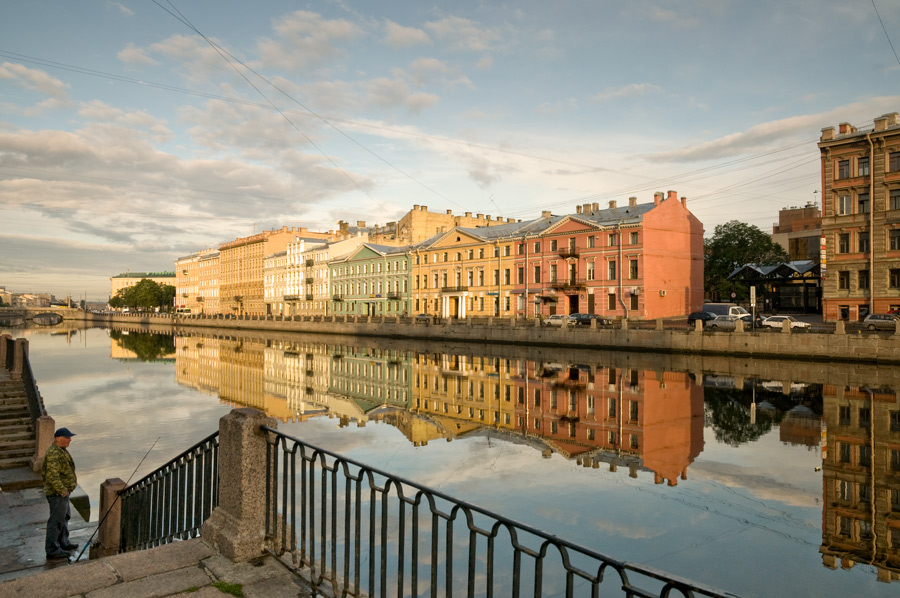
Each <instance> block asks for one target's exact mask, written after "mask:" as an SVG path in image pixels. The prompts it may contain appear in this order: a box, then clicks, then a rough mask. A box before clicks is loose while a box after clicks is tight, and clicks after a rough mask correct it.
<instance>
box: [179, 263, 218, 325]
mask: <svg viewBox="0 0 900 598" xmlns="http://www.w3.org/2000/svg"><path fill="white" fill-rule="evenodd" d="M175 309H176V311H178V312H180V313H187V314H217V313H219V250H218V249H204V250H203V251H198V252H197V253H192V254H191V255H187V256H184V257H181V258H178V259H177V260H175Z"/></svg>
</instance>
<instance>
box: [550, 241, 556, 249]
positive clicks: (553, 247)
mask: <svg viewBox="0 0 900 598" xmlns="http://www.w3.org/2000/svg"><path fill="white" fill-rule="evenodd" d="M550 251H556V239H554V240H552V241H550Z"/></svg>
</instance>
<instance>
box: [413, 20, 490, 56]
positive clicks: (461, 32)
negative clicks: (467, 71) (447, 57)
mask: <svg viewBox="0 0 900 598" xmlns="http://www.w3.org/2000/svg"><path fill="white" fill-rule="evenodd" d="M425 27H426V28H427V29H428V30H429V31H431V32H432V33H433V34H434V35H435V36H436V37H437V38H438V39H440V40H441V41H443V42H445V43H446V44H447V45H448V46H449V47H450V48H452V49H455V50H458V51H463V52H487V51H489V50H490V49H491V48H492V47H493V45H494V44H495V43H496V42H499V41H500V39H501V37H500V33H499V32H497V31H496V30H493V29H489V28H485V27H482V26H480V25H479V24H478V23H476V22H475V21H471V20H469V19H463V18H461V17H446V18H443V19H441V20H439V21H430V22H428V23H426V24H425Z"/></svg>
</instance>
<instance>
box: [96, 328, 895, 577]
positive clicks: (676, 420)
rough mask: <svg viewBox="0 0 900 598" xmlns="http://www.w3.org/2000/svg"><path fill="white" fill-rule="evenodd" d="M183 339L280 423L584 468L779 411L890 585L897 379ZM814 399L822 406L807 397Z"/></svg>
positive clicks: (180, 353)
mask: <svg viewBox="0 0 900 598" xmlns="http://www.w3.org/2000/svg"><path fill="white" fill-rule="evenodd" d="M168 338H170V339H171V337H168ZM126 339H127V343H126ZM112 340H113V343H112V345H113V348H112V355H113V357H117V358H120V359H128V358H132V356H136V357H138V358H141V354H142V353H144V354H146V356H147V358H148V359H149V360H155V361H158V360H167V359H169V358H170V355H169V354H168V353H169V351H170V349H168V348H167V346H170V345H167V344H166V343H165V342H162V344H160V345H159V346H156V345H153V343H147V342H140V340H139V339H128V337H127V336H125V337H123V336H119V337H114V338H113V339H112ZM159 342H160V341H157V343H159ZM174 351H175V363H176V380H177V382H178V383H180V384H183V385H187V386H190V387H193V388H196V389H197V390H199V391H201V392H204V393H208V394H212V395H217V396H218V397H219V398H220V399H221V400H222V401H223V402H225V403H227V404H230V405H233V406H251V407H256V408H258V409H261V410H264V411H265V412H266V413H268V414H269V415H271V416H273V417H276V418H278V419H280V420H281V421H283V422H289V421H292V422H293V421H305V420H307V419H309V418H312V417H329V418H335V419H338V420H339V425H340V426H347V425H350V424H351V423H355V424H356V425H357V426H365V425H366V423H367V422H369V421H378V422H383V423H387V424H389V425H393V426H395V427H396V428H397V429H399V430H400V431H401V432H402V433H403V434H404V435H405V436H406V438H407V439H409V441H410V442H412V443H413V444H414V445H416V446H425V445H427V444H428V443H429V442H431V441H434V440H437V439H443V440H446V441H452V440H453V439H456V438H462V437H465V436H467V435H472V434H491V435H497V436H501V437H504V438H506V439H508V440H510V441H513V442H519V443H525V444H528V445H530V446H533V447H534V448H535V449H536V450H538V451H540V452H542V453H543V454H544V455H545V456H549V455H550V454H552V453H556V454H559V455H561V456H563V457H565V458H567V459H571V460H574V461H576V462H577V463H578V464H579V465H582V466H584V467H588V468H599V467H601V466H603V467H608V469H609V470H610V471H613V472H615V471H618V470H619V468H622V470H623V471H625V470H627V471H628V474H629V475H630V476H632V477H636V476H637V472H638V471H649V472H652V474H653V476H654V480H655V482H656V483H657V484H662V483H665V484H667V485H669V486H675V485H677V484H678V480H679V479H682V480H684V479H687V470H688V467H689V466H690V464H691V463H692V462H693V461H694V459H696V458H697V456H698V455H699V454H700V453H701V451H702V450H703V431H704V418H706V419H707V423H708V424H709V425H710V426H711V427H712V428H713V430H714V431H715V432H716V435H717V438H718V439H719V440H720V441H723V442H726V443H728V444H734V445H737V444H739V443H746V442H748V441H753V440H756V439H757V438H759V434H761V433H764V432H765V431H766V430H768V429H770V427H771V425H772V422H773V421H777V422H778V424H779V438H780V440H781V441H782V442H785V443H790V444H794V445H801V446H807V447H809V448H810V449H811V450H812V449H814V448H815V447H817V446H820V445H821V453H822V471H823V505H824V507H823V511H822V544H821V546H820V552H821V555H822V562H823V563H824V565H825V566H826V567H828V568H831V569H837V568H839V567H840V568H851V567H853V565H854V564H856V563H861V564H866V565H870V566H872V567H874V569H875V570H876V571H877V576H878V579H879V580H880V581H885V582H889V581H892V580H896V579H898V578H900V403H898V398H897V394H896V392H895V390H893V389H890V388H868V387H850V386H834V385H828V384H824V385H821V393H819V385H807V384H798V383H790V382H783V383H782V382H765V381H761V380H759V379H744V378H731V377H727V376H724V377H721V376H720V377H716V376H699V375H694V374H690V375H689V374H687V373H683V372H657V371H653V370H649V369H628V368H622V367H612V366H606V365H604V364H595V363H570V362H562V361H560V362H549V361H533V360H528V359H506V358H502V357H497V356H494V355H491V356H487V355H475V354H458V355H452V354H442V353H428V352H419V351H414V350H398V349H384V348H376V347H365V346H351V345H326V344H323V343H321V342H296V341H286V340H265V341H261V340H248V339H238V338H230V337H221V338H217V337H203V336H176V337H175V342H174ZM586 354H589V353H586ZM695 380H696V382H695ZM704 391H706V397H705V400H706V403H707V405H706V412H704ZM757 391H759V392H760V393H762V394H763V395H765V396H767V397H768V398H769V399H772V397H777V396H781V397H782V399H784V400H781V401H776V402H778V403H779V404H780V405H782V407H784V408H783V409H779V408H777V407H776V406H775V405H773V404H772V403H771V402H769V401H767V400H760V401H757ZM751 393H752V394H751ZM798 396H801V397H803V398H802V400H799V401H798V400H796V397H798ZM748 397H750V398H748ZM820 397H821V398H820ZM773 400H774V399H773ZM819 400H821V401H822V403H821V404H822V415H821V416H820V415H819V414H817V413H816V412H815V411H814V410H813V409H811V408H810V407H809V404H817V402H818V401H819ZM798 403H799V404H798ZM804 403H805V404H804ZM723 422H728V423H727V425H723Z"/></svg>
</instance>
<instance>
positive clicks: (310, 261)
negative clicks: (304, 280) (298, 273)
mask: <svg viewBox="0 0 900 598" xmlns="http://www.w3.org/2000/svg"><path fill="white" fill-rule="evenodd" d="M305 264H306V267H307V268H312V267H313V266H314V265H315V264H316V260H312V259H309V260H306V262H305Z"/></svg>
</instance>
